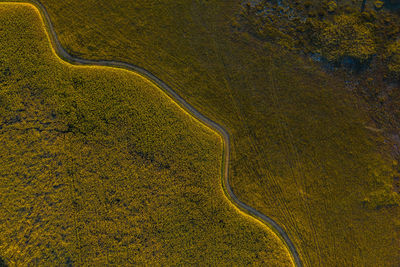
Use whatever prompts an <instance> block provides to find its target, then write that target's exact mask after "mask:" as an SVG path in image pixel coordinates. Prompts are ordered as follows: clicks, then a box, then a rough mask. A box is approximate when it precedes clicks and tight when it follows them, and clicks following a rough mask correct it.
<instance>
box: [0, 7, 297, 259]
mask: <svg viewBox="0 0 400 267" xmlns="http://www.w3.org/2000/svg"><path fill="white" fill-rule="evenodd" d="M0 2H2V3H7V2H9V3H29V4H33V5H34V6H35V7H36V8H37V9H38V10H39V12H40V14H41V15H42V18H43V21H44V23H45V25H46V26H47V27H46V28H47V30H48V33H49V34H48V36H49V38H50V40H51V43H52V44H53V48H54V50H55V51H56V53H57V54H58V56H59V57H60V58H61V59H63V60H65V61H67V62H69V63H72V64H74V65H89V66H106V67H114V68H122V69H125V70H129V71H133V72H135V73H137V74H140V75H142V76H143V77H145V78H147V79H148V80H150V81H151V82H153V83H154V84H155V85H157V86H158V87H159V88H160V89H162V90H163V91H164V92H165V93H167V95H169V96H170V97H171V98H172V99H173V100H174V101H175V102H176V103H177V104H179V106H181V107H182V108H183V109H184V110H186V111H187V112H188V113H189V114H191V115H192V116H193V117H195V118H196V119H198V120H199V121H200V122H202V123H203V124H205V125H206V126H208V127H209V128H210V129H212V130H214V131H215V132H217V133H218V134H219V135H220V136H221V137H222V139H223V141H224V149H223V158H222V185H223V190H224V192H225V194H226V196H227V198H228V199H229V200H230V201H231V203H232V204H233V205H234V206H236V207H237V208H238V209H239V210H241V211H243V212H245V213H246V214H249V215H251V216H252V217H254V218H256V219H257V220H259V221H261V222H262V223H264V224H265V225H266V226H267V227H269V228H270V229H271V230H272V231H273V232H274V233H275V234H276V235H277V236H278V237H279V238H280V239H281V240H282V241H283V242H284V244H285V245H286V247H287V248H288V249H289V252H290V255H291V257H292V259H293V261H294V263H295V265H296V266H298V267H302V266H303V265H302V262H301V260H300V257H299V254H298V252H297V250H296V247H295V246H294V244H293V242H292V241H291V240H290V238H289V236H288V234H287V233H286V232H285V230H283V228H282V227H281V226H279V225H278V224H277V223H276V222H275V221H274V220H273V219H271V218H270V217H268V216H266V215H264V214H263V213H261V212H259V211H258V210H256V209H254V208H253V207H250V206H249V205H247V204H245V203H244V202H242V201H240V200H239V199H238V197H237V196H236V195H235V194H234V193H233V190H232V188H231V186H230V184H229V160H230V145H231V143H230V137H229V134H228V132H227V130H225V128H224V127H223V126H221V125H220V124H218V123H216V122H214V121H213V120H211V119H209V118H207V117H206V116H204V115H203V114H201V113H200V112H199V111H197V110H196V109H195V108H194V107H193V106H191V105H190V104H189V103H188V102H186V101H185V100H184V99H183V98H182V97H181V96H180V95H179V94H178V93H176V92H175V91H174V90H173V89H172V88H171V87H169V86H168V85H167V84H166V83H164V82H163V81H162V80H161V79H159V78H157V77H156V76H155V75H153V74H152V73H151V72H149V71H148V70H145V69H143V68H141V67H139V66H136V65H133V64H129V63H125V62H120V61H113V60H87V59H81V58H76V57H73V56H71V55H70V54H68V53H67V51H65V49H64V48H63V47H62V45H61V43H60V41H59V40H58V37H57V34H56V32H55V30H54V27H53V24H52V23H51V20H50V16H49V14H48V13H47V10H46V8H45V7H44V5H43V4H42V3H40V2H39V1H36V0H29V1H18V0H16V1H0Z"/></svg>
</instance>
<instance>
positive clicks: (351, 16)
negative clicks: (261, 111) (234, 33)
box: [237, 0, 400, 77]
mask: <svg viewBox="0 0 400 267" xmlns="http://www.w3.org/2000/svg"><path fill="white" fill-rule="evenodd" d="M243 2H245V1H243ZM256 2H257V3H256V4H251V3H250V2H248V3H246V4H244V7H243V10H242V15H241V17H240V18H239V21H238V22H237V23H238V24H237V26H239V27H241V28H242V30H243V29H245V30H248V31H250V32H251V33H252V34H254V35H255V36H257V37H258V38H260V39H262V40H270V41H273V42H276V43H280V44H281V45H282V44H284V45H285V46H286V47H288V48H290V49H298V50H302V51H303V52H305V53H314V54H318V55H321V56H322V57H323V58H325V59H327V60H329V61H330V62H334V63H336V64H338V63H346V62H348V61H349V60H354V61H355V63H366V61H368V60H371V59H372V58H374V59H375V62H374V63H375V64H376V63H377V62H379V63H380V65H383V63H389V64H391V65H397V64H398V63H396V61H395V60H392V59H391V58H389V59H388V58H387V54H388V53H394V54H397V55H398V51H393V50H392V49H391V46H392V45H393V43H394V42H396V40H397V39H398V38H399V37H400V17H399V16H398V15H397V14H396V13H395V11H391V10H387V9H383V8H382V6H383V4H384V2H383V1H367V5H366V7H364V8H362V9H363V12H361V10H360V5H361V2H360V1H340V2H339V3H337V1H310V0H308V1H297V0H283V1H279V2H280V3H279V4H278V1H274V0H261V1H256ZM373 3H374V4H373ZM386 6H389V4H386ZM399 12H400V11H399ZM353 64H354V63H353ZM384 71H386V72H387V75H389V74H392V75H393V76H394V77H395V76H396V74H399V73H398V71H396V69H395V68H390V67H389V68H387V69H385V70H384Z"/></svg>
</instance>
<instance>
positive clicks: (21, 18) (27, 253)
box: [0, 4, 291, 266]
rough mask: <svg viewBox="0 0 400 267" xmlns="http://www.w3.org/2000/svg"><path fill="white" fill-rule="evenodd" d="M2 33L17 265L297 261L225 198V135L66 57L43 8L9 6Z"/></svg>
mask: <svg viewBox="0 0 400 267" xmlns="http://www.w3.org/2000/svg"><path fill="white" fill-rule="evenodd" d="M0 25H1V37H2V38H1V46H0V69H1V70H2V71H1V72H0V77H1V85H0V100H1V105H0V108H1V112H0V255H2V256H3V257H4V259H5V260H7V262H8V263H10V265H17V266H31V265H32V266H33V265H36V266H60V265H61V266H64V265H66V266H80V265H94V266H103V265H118V266H123V265H125V266H129V265H137V264H139V265H151V266H152V265H190V264H196V263H203V264H206V265H212V264H215V263H216V262H218V263H219V264H221V265H235V264H238V265H250V264H254V263H256V264H260V265H265V264H266V263H268V265H273V266H290V265H291V262H290V258H289V256H288V254H287V251H286V249H285V248H284V247H282V244H281V242H280V241H279V239H278V238H277V237H276V236H275V235H274V234H273V233H272V232H270V231H269V230H268V229H267V228H266V227H263V226H262V225H260V224H259V223H257V222H255V221H254V220H253V219H251V218H247V217H245V216H243V215H242V214H240V213H239V212H238V211H236V209H234V208H233V207H232V206H231V205H230V204H229V202H228V200H227V199H226V198H225V197H224V194H223V191H222V188H221V184H220V171H221V156H222V155H221V153H222V151H221V150H222V146H221V140H220V138H219V137H218V136H217V135H216V134H215V133H213V132H212V131H210V130H209V129H207V128H205V127H204V126H203V125H201V124H200V123H199V122H197V121H196V120H194V119H193V118H192V117H191V116H189V115H188V114H186V113H185V112H183V111H182V110H181V109H180V108H179V107H178V106H177V105H176V104H175V103H174V102H173V101H171V99H169V98H168V97H167V96H166V95H165V94H164V93H163V92H162V91H161V90H160V89H158V88H156V87H155V86H154V85H153V84H151V83H150V82H148V81H147V80H144V79H143V78H142V77H140V76H138V75H135V74H134V73H132V72H128V71H124V70H119V69H112V68H101V67H77V66H72V65H69V64H66V63H64V62H62V61H60V60H59V59H58V58H56V56H55V55H54V54H53V53H52V51H51V50H50V43H49V40H48V39H47V38H46V36H45V33H44V28H43V25H42V24H41V21H40V19H39V13H38V12H37V11H36V10H35V9H33V8H32V6H30V5H14V4H1V5H0ZM0 264H1V262H0Z"/></svg>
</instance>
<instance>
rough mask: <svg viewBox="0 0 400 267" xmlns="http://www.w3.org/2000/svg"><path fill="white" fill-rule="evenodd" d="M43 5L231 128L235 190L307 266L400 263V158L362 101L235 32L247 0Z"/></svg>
mask: <svg viewBox="0 0 400 267" xmlns="http://www.w3.org/2000/svg"><path fill="white" fill-rule="evenodd" d="M42 2H43V3H44V5H45V6H46V7H47V9H48V12H49V13H50V16H51V19H52V21H53V23H54V25H55V29H56V31H57V33H58V35H59V37H60V40H61V43H62V44H63V46H64V47H65V48H66V49H67V50H68V51H69V52H70V53H71V54H73V55H75V56H78V57H83V58H89V59H115V60H120V61H127V62H132V63H134V64H137V65H140V66H142V67H144V68H146V69H148V70H150V71H151V72H153V73H154V74H155V75H157V76H158V77H160V78H161V79H163V80H164V81H165V82H167V83H168V84H169V85H170V86H171V87H172V88H174V89H175V90H177V91H178V92H179V93H180V94H181V95H182V96H184V97H185V98H186V99H187V100H188V101H189V102H190V103H192V104H193V105H194V106H195V107H196V108H198V109H199V110H201V111H202V112H203V113H204V114H205V115H207V116H209V117H211V118H214V119H215V120H217V121H218V122H220V123H222V124H224V125H225V126H226V127H227V128H228V129H229V131H230V133H231V135H232V142H233V155H232V168H231V183H232V186H233V189H234V191H235V193H236V194H237V195H238V196H239V198H241V199H242V200H243V201H245V202H246V203H247V204H249V205H252V206H254V207H256V208H257V209H259V210H261V211H262V212H263V213H265V214H267V215H269V216H271V217H273V218H274V219H275V220H276V221H277V222H278V223H279V224H280V225H282V226H284V228H285V229H286V230H287V231H288V233H289V235H290V236H291V238H292V240H294V242H295V244H296V245H297V247H298V249H299V251H300V254H301V256H302V259H303V262H304V264H305V265H307V266H398V265H399V264H400V259H399V253H400V243H399V240H400V237H399V235H400V220H399V217H400V216H399V207H398V195H397V194H396V193H395V192H394V191H393V186H392V184H393V181H394V180H395V178H396V176H397V171H398V166H396V162H394V161H393V159H392V158H390V156H388V155H387V153H386V152H385V151H386V147H385V144H384V142H383V138H382V137H381V135H380V133H379V132H377V131H373V128H371V127H370V124H369V121H368V118H366V116H365V115H364V113H363V110H362V109H361V106H362V103H358V102H357V101H356V100H355V99H354V98H353V97H352V95H351V93H350V92H348V91H346V90H345V89H344V88H345V86H344V84H342V83H341V82H340V81H339V79H334V78H332V77H330V76H328V75H326V74H325V73H323V72H321V71H320V70H319V68H318V67H317V66H315V65H314V64H313V63H312V62H309V61H307V60H304V59H302V58H299V57H298V56H296V55H294V54H291V53H289V52H284V51H281V50H279V49H277V48H275V47H273V46H270V45H268V42H264V43H259V42H257V40H255V39H253V38H252V37H251V36H248V35H247V34H245V33H240V32H236V31H234V30H232V23H233V21H234V20H233V17H234V14H238V13H239V9H240V7H239V6H238V5H237V2H236V1H213V0H210V1H186V0H178V1H177V0H174V1H157V2H154V1H150V0H144V1H122V0H114V1H94V0H88V1H68V3H67V2H61V1H56V0H43V1H42ZM371 129H372V130H371Z"/></svg>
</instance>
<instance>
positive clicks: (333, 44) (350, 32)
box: [318, 15, 376, 62]
mask: <svg viewBox="0 0 400 267" xmlns="http://www.w3.org/2000/svg"><path fill="white" fill-rule="evenodd" d="M318 41H319V46H320V50H321V52H322V54H323V56H324V57H326V58H327V59H328V60H330V61H340V60H341V59H343V58H346V57H350V58H353V59H356V60H358V61H361V62H362V61H365V60H367V59H369V58H370V57H371V56H372V55H373V54H374V53H375V50H376V47H375V42H374V40H373V38H372V34H371V32H370V30H369V29H368V28H367V27H365V26H364V25H362V24H361V23H360V22H359V20H358V18H357V17H355V16H352V15H340V16H337V17H335V20H334V22H333V23H329V24H327V25H326V27H324V28H323V29H322V31H321V32H320V34H319V36H318Z"/></svg>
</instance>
